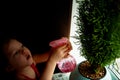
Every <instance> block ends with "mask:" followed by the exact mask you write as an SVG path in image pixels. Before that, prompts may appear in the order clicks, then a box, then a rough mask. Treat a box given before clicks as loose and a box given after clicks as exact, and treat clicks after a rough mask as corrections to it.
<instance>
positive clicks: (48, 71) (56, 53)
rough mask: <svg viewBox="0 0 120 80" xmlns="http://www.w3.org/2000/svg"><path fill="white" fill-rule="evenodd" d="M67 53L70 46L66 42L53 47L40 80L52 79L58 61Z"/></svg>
mask: <svg viewBox="0 0 120 80" xmlns="http://www.w3.org/2000/svg"><path fill="white" fill-rule="evenodd" d="M66 54H68V46H67V45H66V44H64V45H63V46H60V47H57V48H53V49H51V53H50V56H49V58H48V61H47V63H46V67H45V69H44V71H43V73H42V74H41V77H40V80H52V76H53V73H54V70H55V67H56V64H57V62H58V61H60V60H61V59H62V58H64V56H65V55H66Z"/></svg>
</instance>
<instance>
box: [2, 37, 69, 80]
mask: <svg viewBox="0 0 120 80" xmlns="http://www.w3.org/2000/svg"><path fill="white" fill-rule="evenodd" d="M1 48H2V49H3V52H2V53H3V56H5V57H2V58H1V59H2V60H4V65H5V66H6V67H5V70H6V71H7V72H14V73H15V75H14V76H15V78H16V80H52V75H53V73H54V70H55V67H56V63H57V62H58V61H60V60H61V59H62V58H64V57H65V56H66V55H68V53H69V51H70V50H71V49H70V48H71V45H70V42H69V43H67V44H63V45H61V46H59V47H57V48H51V49H50V51H48V52H46V53H44V54H38V55H33V56H32V54H31V52H30V50H29V49H28V48H27V47H25V46H24V45H23V44H22V43H21V42H19V41H17V40H16V39H9V40H7V41H6V42H5V43H4V44H3V47H1ZM2 53H1V54H2ZM3 58H4V59H3ZM45 61H46V67H45V69H44V71H43V73H39V72H38V70H37V68H36V64H37V63H40V62H45ZM2 65H3V64H2Z"/></svg>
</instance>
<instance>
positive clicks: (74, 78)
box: [70, 65, 112, 80]
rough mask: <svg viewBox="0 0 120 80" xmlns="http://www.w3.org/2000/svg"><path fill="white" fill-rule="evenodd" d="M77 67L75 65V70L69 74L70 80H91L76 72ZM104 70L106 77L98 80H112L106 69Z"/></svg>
mask: <svg viewBox="0 0 120 80" xmlns="http://www.w3.org/2000/svg"><path fill="white" fill-rule="evenodd" d="M78 66H79V65H77V67H76V68H75V70H74V71H72V72H71V74H70V80H91V79H89V78H86V77H84V76H82V75H81V74H80V72H79V70H78ZM105 70H106V75H105V76H104V77H103V78H101V79H100V80H112V78H111V75H110V73H109V71H108V69H107V68H106V67H105Z"/></svg>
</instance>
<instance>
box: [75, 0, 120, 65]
mask: <svg viewBox="0 0 120 80" xmlns="http://www.w3.org/2000/svg"><path fill="white" fill-rule="evenodd" d="M77 3H78V4H79V6H78V8H77V12H78V15H77V16H76V17H77V23H76V25H77V26H78V29H77V31H76V33H77V34H78V35H76V36H75V38H76V39H77V40H78V42H79V43H82V53H81V54H82V56H84V57H85V58H86V59H87V60H88V61H89V62H90V63H91V64H94V65H95V64H96V65H100V66H106V65H109V64H110V63H111V62H112V61H114V60H115V59H116V58H119V57H120V2H119V0H83V1H77Z"/></svg>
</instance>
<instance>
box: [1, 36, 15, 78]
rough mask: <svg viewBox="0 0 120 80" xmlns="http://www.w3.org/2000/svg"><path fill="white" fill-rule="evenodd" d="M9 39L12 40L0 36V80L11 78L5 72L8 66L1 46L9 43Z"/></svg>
mask: <svg viewBox="0 0 120 80" xmlns="http://www.w3.org/2000/svg"><path fill="white" fill-rule="evenodd" d="M11 39H13V38H12V37H5V36H2V37H1V39H0V78H2V79H3V80H6V79H10V77H11V74H8V72H7V71H6V68H7V66H8V65H9V61H8V59H7V57H6V55H5V53H4V50H3V46H4V45H5V44H7V43H9V41H10V40H11ZM8 76H9V77H8Z"/></svg>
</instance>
